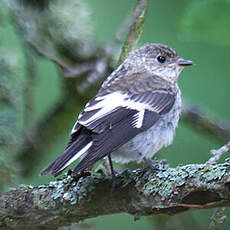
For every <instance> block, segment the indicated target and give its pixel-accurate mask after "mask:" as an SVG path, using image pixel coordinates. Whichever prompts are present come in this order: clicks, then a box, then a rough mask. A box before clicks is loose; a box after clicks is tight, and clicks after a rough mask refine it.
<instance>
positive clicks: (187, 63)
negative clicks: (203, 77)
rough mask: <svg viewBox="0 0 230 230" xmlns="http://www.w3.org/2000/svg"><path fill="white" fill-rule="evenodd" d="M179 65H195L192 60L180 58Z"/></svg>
mask: <svg viewBox="0 0 230 230" xmlns="http://www.w3.org/2000/svg"><path fill="white" fill-rule="evenodd" d="M178 65H180V66H188V65H193V62H192V61H190V60H184V59H179V60H178Z"/></svg>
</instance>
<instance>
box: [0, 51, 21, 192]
mask: <svg viewBox="0 0 230 230" xmlns="http://www.w3.org/2000/svg"><path fill="white" fill-rule="evenodd" d="M19 70H20V67H19V62H18V60H17V58H16V55H15V54H13V52H10V51H9V50H8V49H6V48H3V47H0V76H1V77H0V175H1V177H0V187H1V188H2V189H3V188H4V186H6V185H9V184H10V183H12V180H13V177H14V176H15V175H14V173H15V172H16V168H17V167H16V164H15V163H14V158H15V155H16V151H17V148H19V146H20V145H21V141H22V138H21V132H20V129H19V125H18V123H19V122H18V121H19V116H18V110H19V109H20V108H19V105H20V104H21V100H22V91H23V81H22V80H21V79H18V77H19V75H18V72H19ZM12 164H14V165H15V167H14V168H12V169H10V167H9V166H10V165H12Z"/></svg>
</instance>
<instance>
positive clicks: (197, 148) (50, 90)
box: [0, 0, 230, 230]
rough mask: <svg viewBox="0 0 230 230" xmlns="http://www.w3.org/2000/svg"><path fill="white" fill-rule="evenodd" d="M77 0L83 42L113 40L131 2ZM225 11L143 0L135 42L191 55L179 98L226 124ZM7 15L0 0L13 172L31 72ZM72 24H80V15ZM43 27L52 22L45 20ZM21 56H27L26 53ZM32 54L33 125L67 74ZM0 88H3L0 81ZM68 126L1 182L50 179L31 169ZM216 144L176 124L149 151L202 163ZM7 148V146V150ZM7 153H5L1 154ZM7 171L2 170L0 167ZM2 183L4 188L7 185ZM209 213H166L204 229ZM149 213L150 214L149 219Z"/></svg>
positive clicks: (110, 220) (126, 220)
mask: <svg viewBox="0 0 230 230" xmlns="http://www.w3.org/2000/svg"><path fill="white" fill-rule="evenodd" d="M11 2H13V1H11ZM85 2H86V3H87V4H88V7H89V10H90V12H91V15H90V18H91V21H90V23H91V27H92V28H93V29H92V30H93V32H92V34H93V35H92V41H91V42H92V43H93V44H96V46H104V45H105V44H109V43H110V42H111V41H112V40H114V36H115V33H116V31H117V30H118V28H119V27H120V26H121V25H122V23H123V21H124V20H125V18H126V17H127V16H128V15H129V13H130V12H131V10H132V9H133V7H134V6H135V1H133V0H125V1H124V0H116V1H108V0H94V1H92V0H91V1H90V0H85ZM84 4H85V3H84ZM229 11H230V2H229V1H227V0H226V1H224V0H203V1H198V0H192V1H185V0H175V1H170V0H164V1H157V0H151V1H150V7H149V9H148V13H147V17H146V20H145V25H144V30H143V35H142V36H141V39H140V42H139V46H141V45H142V44H145V43H150V42H153V43H164V44H167V45H169V46H171V47H173V48H174V49H175V50H176V51H177V52H178V53H179V55H180V56H182V57H184V58H186V59H190V60H193V61H194V63H195V65H194V66H193V67H191V68H188V69H187V68H186V70H184V72H183V73H182V74H181V77H180V80H179V85H180V88H181V90H182V94H183V97H184V98H186V99H188V100H189V101H190V102H192V103H194V104H196V105H199V106H200V107H202V108H204V110H206V111H209V113H210V114H211V115H212V117H214V118H215V117H216V118H218V119H221V120H223V121H225V122H226V123H230V106H229V104H228V103H229V98H230V90H229V85H230V77H229V73H230V70H229V64H228V63H229V53H230V36H229V35H230V29H229V25H230V15H229ZM11 16H12V12H11V11H10V10H9V9H8V7H6V5H4V4H3V3H2V2H1V3H0V46H1V53H0V56H3V57H2V59H1V60H5V59H4V57H6V59H7V60H8V61H11V62H12V63H11V64H7V65H10V67H9V68H10V70H13V74H12V76H14V78H13V83H12V84H11V85H7V84H8V83H7V84H6V83H5V82H3V80H2V85H4V84H5V85H7V87H8V88H7V90H5V91H2V92H3V94H4V92H11V91H12V92H13V94H15V95H13V96H12V98H13V99H12V101H13V102H12V103H13V105H14V106H13V108H14V109H15V112H14V116H15V117H12V120H13V121H12V123H11V124H12V125H13V123H14V122H15V121H16V124H14V125H15V126H13V127H11V125H9V127H5V126H4V129H0V131H1V132H6V129H7V128H9V129H12V132H11V133H10V132H9V135H8V136H9V138H10V139H12V138H13V136H14V135H16V134H17V135H18V136H19V137H18V140H16V141H15V142H13V143H10V144H1V143H2V142H4V141H6V140H5V139H4V138H3V141H2V142H1V143H0V147H1V150H0V153H1V158H2V162H3V163H1V164H4V165H5V168H7V169H8V171H11V170H12V171H15V172H16V174H17V173H18V172H19V173H20V171H21V170H23V169H22V168H21V165H20V163H18V162H15V161H14V159H17V157H15V156H16V155H17V151H16V150H17V143H18V142H20V143H21V139H20V138H21V137H20V136H22V135H23V134H24V131H25V124H26V121H25V113H26V111H25V98H23V96H22V94H24V93H25V90H28V89H26V87H25V84H26V83H25V82H26V81H27V80H28V78H27V77H28V75H29V74H30V73H31V72H29V71H28V69H26V62H27V61H28V59H26V55H28V52H31V51H25V49H27V48H26V44H25V42H24V41H23V39H22V34H20V32H19V30H20V29H18V28H17V27H15V23H14V22H13V21H12V19H11ZM77 23H79V24H80V25H81V21H80V20H79V22H77ZM48 26H50V27H52V25H48ZM21 33H23V31H22V32H21ZM119 52H120V51H119V50H117V51H116V56H117V55H119ZM29 55H32V56H33V54H31V53H29ZM32 56H30V57H29V60H30V59H32V61H33V65H34V69H33V71H32V72H33V74H34V75H35V76H36V77H35V79H34V83H33V87H32V98H31V100H32V101H33V102H34V104H33V107H34V109H33V114H31V116H33V119H32V121H31V122H32V126H33V125H34V124H36V123H38V122H39V121H42V120H43V119H44V118H46V116H47V114H49V113H50V111H52V109H53V108H54V106H55V105H56V104H57V103H58V102H59V100H60V98H61V97H62V96H63V81H68V79H64V80H63V77H62V76H60V69H59V68H58V67H57V66H56V65H55V64H53V63H52V62H51V61H47V60H45V59H43V58H39V57H36V56H33V57H32ZM0 67H1V66H0ZM0 71H1V70H0ZM0 73H1V72H0ZM4 73H5V72H4ZM4 73H3V75H4ZM3 75H2V76H3ZM6 76H7V75H6ZM26 76H27V77H26ZM29 77H30V76H29ZM2 79H3V78H2ZM4 81H7V80H4ZM0 84H1V75H0ZM0 90H3V87H2V88H1V87H0ZM16 90H17V92H16ZM90 90H91V89H90ZM94 92H96V91H95V90H94V89H92V92H89V93H88V94H90V95H91V94H93V93H94ZM86 94H87V93H86ZM0 95H1V94H0ZM28 95H31V94H28ZM88 98H89V96H88V95H84V96H83V97H82V99H81V101H80V102H79V103H78V102H76V109H74V110H73V111H74V114H72V121H71V122H70V124H74V117H75V118H77V114H78V112H79V111H80V110H81V109H82V108H83V106H84V103H86V102H87V100H88ZM0 100H1V96H0ZM66 103H68V101H66ZM0 105H1V106H2V108H4V106H3V105H5V104H4V103H1V104H0ZM77 105H78V106H77ZM2 111H3V110H2ZM4 114H5V113H3V114H2V115H1V113H0V119H2V121H1V120H0V125H2V124H3V123H4V119H3V118H4ZM5 116H6V115H5ZM58 125H59V124H57V126H58ZM15 127H16V128H15ZM0 128H1V127H0ZM70 129H71V125H68V126H67V127H65V129H64V131H63V132H62V133H53V134H52V135H50V140H47V142H50V143H52V137H55V143H53V144H52V147H51V148H48V149H47V151H46V152H45V155H44V154H42V157H41V161H40V162H39V164H36V166H33V170H31V174H28V175H27V176H25V177H19V178H17V177H14V176H13V179H12V178H11V179H9V180H11V183H10V184H8V185H7V186H12V185H14V186H16V185H17V184H19V183H24V184H32V185H38V184H41V183H47V182H48V181H49V180H51V179H53V178H52V177H51V176H43V177H40V176H38V174H39V171H40V170H41V169H42V168H44V167H45V166H46V165H47V164H48V163H49V162H50V161H51V160H53V159H54V158H55V157H56V156H58V155H59V154H60V153H61V152H62V151H63V149H64V148H65V146H66V143H67V141H68V138H69V131H70ZM4 130H5V131H4ZM15 130H17V133H15V132H16V131H15ZM56 137H57V138H56ZM221 144H224V143H220V142H217V141H216V140H215V139H213V138H210V137H209V136H206V135H204V134H203V133H199V132H197V131H196V130H194V129H193V128H192V127H191V126H188V125H186V124H184V123H180V124H179V127H178V129H177V133H176V137H175V139H174V143H173V145H171V146H170V147H168V148H167V149H163V150H161V151H160V153H159V154H158V155H157V157H158V158H159V159H162V158H163V159H167V163H168V164H170V165H171V166H176V165H178V164H189V163H204V162H205V161H207V160H208V158H209V157H210V154H209V152H210V149H215V148H218V147H220V146H221ZM35 145H36V141H35ZM35 147H36V146H35ZM12 151H14V152H15V153H14V154H12V153H11V152H12ZM6 154H7V155H6ZM9 155H10V158H12V159H11V160H6V158H9ZM12 155H13V156H12ZM29 157H30V158H31V159H33V157H34V156H33V152H31V153H30V156H29ZM5 162H7V164H8V165H6V163H5ZM6 171H7V170H6ZM8 171H7V172H8ZM7 172H4V173H5V174H7ZM6 178H8V177H6ZM6 180H7V179H6ZM6 184H7V182H6ZM7 186H6V187H5V188H4V190H7ZM226 213H227V212H226ZM211 214H212V210H202V211H194V212H190V213H189V214H187V213H186V214H181V215H179V218H178V216H177V217H170V218H169V219H173V218H177V219H180V220H182V219H184V218H185V219H187V221H188V222H190V224H194V226H196V229H207V228H208V225H209V222H210V216H211ZM228 216H229V214H228ZM154 219H156V220H155V221H154ZM167 221H168V218H167ZM86 222H87V223H89V224H90V225H92V229H98V230H99V229H100V230H103V229H108V228H109V229H111V230H113V229H114V230H115V229H142V230H147V229H161V228H159V224H157V223H159V221H158V220H157V218H156V217H143V218H141V219H140V220H138V221H136V222H134V220H133V217H132V216H130V215H127V214H119V215H110V216H102V217H98V218H94V219H90V220H87V221H86ZM179 222H180V221H178V223H179ZM171 223H172V224H171V225H170V227H169V228H167V229H179V228H178V224H177V223H176V222H173V221H172V222H171ZM185 226H186V225H185ZM229 226H230V222H229V218H228V219H227V220H226V222H225V223H224V224H223V225H222V227H221V229H229ZM162 229H164V228H162ZM181 229H184V228H183V225H181Z"/></svg>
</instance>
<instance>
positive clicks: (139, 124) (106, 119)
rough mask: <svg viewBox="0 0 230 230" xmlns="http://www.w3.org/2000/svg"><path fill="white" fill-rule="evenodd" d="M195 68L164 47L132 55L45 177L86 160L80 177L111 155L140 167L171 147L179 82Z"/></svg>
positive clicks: (91, 104) (90, 106)
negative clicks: (187, 70) (188, 67)
mask: <svg viewBox="0 0 230 230" xmlns="http://www.w3.org/2000/svg"><path fill="white" fill-rule="evenodd" d="M191 64H192V62H191V61H188V60H184V59H182V58H180V57H179V56H178V54H177V53H176V52H175V51H174V50H173V49H171V48H169V47H168V46H166V45H162V44H147V45H144V46H143V47H141V48H140V49H137V50H135V51H133V52H132V53H131V54H130V55H129V56H128V58H127V59H126V60H125V61H124V62H123V63H122V64H121V65H120V66H119V67H118V68H117V69H116V70H115V71H114V72H113V73H112V74H111V75H110V76H109V77H108V78H107V79H106V80H105V82H104V83H103V85H102V87H101V89H100V90H99V92H98V93H97V95H96V96H95V97H94V98H93V99H92V100H90V101H89V102H88V103H87V104H86V106H85V109H84V110H83V111H82V113H80V115H79V117H78V120H77V122H76V123H75V125H74V127H73V129H72V131H71V140H70V142H69V144H68V146H67V148H66V149H65V151H64V153H63V154H62V155H61V156H59V157H58V158H57V159H56V160H55V161H54V162H52V163H51V164H50V165H49V166H48V167H47V168H46V169H44V170H43V171H42V172H41V174H46V173H48V172H51V173H52V174H53V175H54V176H57V175H59V174H60V173H61V172H62V171H63V170H64V169H65V168H66V167H67V166H68V165H70V164H71V163H72V162H74V161H75V160H76V159H78V158H82V157H83V159H82V160H81V161H80V163H79V164H78V165H77V166H76V168H75V169H74V173H78V172H81V171H82V170H84V169H86V168H88V167H90V166H92V165H93V164H94V163H95V162H97V161H98V160H100V159H101V158H103V157H105V156H106V155H108V154H110V153H112V158H113V159H114V160H116V161H118V162H122V163H124V162H125V163H127V162H129V161H137V162H140V161H141V160H143V158H144V157H145V158H151V157H152V156H153V155H154V154H155V153H156V152H157V151H158V150H159V149H160V148H162V147H163V146H167V145H169V144H171V143H172V140H173V136H174V133H175V129H176V127H177V124H178V120H179V115H180V111H181V96H180V90H179V87H178V85H177V80H178V77H179V74H180V72H181V71H182V69H183V67H184V66H186V65H191Z"/></svg>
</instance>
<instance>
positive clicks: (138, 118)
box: [134, 110, 145, 129]
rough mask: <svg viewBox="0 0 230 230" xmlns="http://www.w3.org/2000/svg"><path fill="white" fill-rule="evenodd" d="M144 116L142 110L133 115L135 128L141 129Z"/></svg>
mask: <svg viewBox="0 0 230 230" xmlns="http://www.w3.org/2000/svg"><path fill="white" fill-rule="evenodd" d="M144 115H145V110H142V111H140V112H138V113H137V114H135V123H134V127H135V128H138V129H139V128H141V127H142V124H143V120H144Z"/></svg>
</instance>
